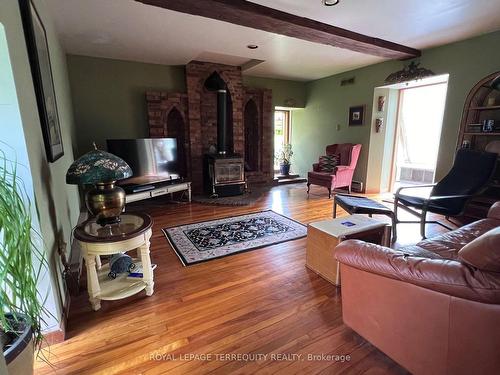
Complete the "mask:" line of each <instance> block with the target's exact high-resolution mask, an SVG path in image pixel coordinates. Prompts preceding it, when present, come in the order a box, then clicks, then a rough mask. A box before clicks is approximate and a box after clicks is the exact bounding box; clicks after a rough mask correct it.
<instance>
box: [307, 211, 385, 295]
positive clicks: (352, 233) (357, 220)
mask: <svg viewBox="0 0 500 375" xmlns="http://www.w3.org/2000/svg"><path fill="white" fill-rule="evenodd" d="M390 228H391V227H390V225H387V224H386V223H384V222H381V221H378V220H375V219H372V218H369V217H366V216H362V215H350V216H345V217H342V218H338V219H330V220H323V221H318V222H315V223H310V224H309V225H308V226H307V253H306V267H307V268H309V269H311V270H312V271H314V272H316V273H317V274H318V275H320V276H321V277H323V278H324V279H326V280H328V281H330V282H331V283H333V284H335V285H337V286H340V267H339V265H338V262H337V260H336V259H335V247H336V246H337V245H338V244H339V243H340V242H342V241H345V240H349V239H359V240H363V241H366V242H371V243H375V244H378V245H383V246H389V243H390V237H391V231H390Z"/></svg>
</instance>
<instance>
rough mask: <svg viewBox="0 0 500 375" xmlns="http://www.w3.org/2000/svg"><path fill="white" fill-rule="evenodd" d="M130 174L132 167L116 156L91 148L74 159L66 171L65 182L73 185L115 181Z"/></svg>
mask: <svg viewBox="0 0 500 375" xmlns="http://www.w3.org/2000/svg"><path fill="white" fill-rule="evenodd" d="M130 176H132V169H130V167H129V165H128V164H127V163H126V162H125V161H124V160H123V159H120V158H119V157H118V156H115V155H113V154H110V153H109V152H105V151H102V150H92V151H89V152H87V153H86V154H85V155H83V156H81V157H80V158H78V159H77V160H75V161H74V163H73V164H71V166H70V167H69V169H68V172H67V173H66V183H67V184H75V185H87V184H99V183H105V182H115V181H118V180H123V179H124V178H128V177H130Z"/></svg>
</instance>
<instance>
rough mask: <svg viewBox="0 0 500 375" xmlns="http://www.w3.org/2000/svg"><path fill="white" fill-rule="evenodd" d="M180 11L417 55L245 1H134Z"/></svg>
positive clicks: (371, 50)
mask: <svg viewBox="0 0 500 375" xmlns="http://www.w3.org/2000/svg"><path fill="white" fill-rule="evenodd" d="M136 1H138V2H141V3H144V4H147V5H153V6H157V7H160V8H165V9H170V10H174V11H177V12H181V13H186V14H191V15H196V16H201V17H206V18H211V19H215V20H219V21H225V22H229V23H233V24H236V25H240V26H246V27H251V28H253V29H258V30H263V31H268V32H271V33H275V34H280V35H286V36H289V37H293V38H298V39H302V40H307V41H309V42H314V43H320V44H326V45H331V46H334V47H339V48H344V49H348V50H351V51H356V52H361V53H365V54H368V55H373V56H379V57H384V58H390V59H408V58H413V57H418V56H420V54H421V52H420V51H419V50H417V49H414V48H411V47H407V46H404V45H401V44H397V43H393V42H389V41H387V40H383V39H379V38H373V37H371V36H368V35H364V34H360V33H356V32H354V31H350V30H346V29H342V28H340V27H336V26H332V25H328V24H326V23H322V22H318V21H315V20H312V19H309V18H304V17H300V16H296V15H294V14H290V13H286V12H282V11H280V10H276V9H273V8H269V7H266V6H263V5H259V4H255V3H251V2H249V1H245V0H136Z"/></svg>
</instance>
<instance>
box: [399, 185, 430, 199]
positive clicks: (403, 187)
mask: <svg viewBox="0 0 500 375" xmlns="http://www.w3.org/2000/svg"><path fill="white" fill-rule="evenodd" d="M434 186H436V184H427V185H416V186H401V187H400V188H398V190H396V193H395V194H394V196H395V197H396V198H398V197H399V196H400V192H401V190H403V189H416V188H424V187H434Z"/></svg>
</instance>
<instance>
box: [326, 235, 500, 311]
mask: <svg viewBox="0 0 500 375" xmlns="http://www.w3.org/2000/svg"><path fill="white" fill-rule="evenodd" d="M335 257H336V258H337V260H338V261H339V262H340V263H343V264H346V265H348V266H351V267H354V268H357V269H360V270H362V271H367V272H371V273H375V274H378V275H381V276H385V277H389V278H391V279H395V280H400V281H404V282H408V283H410V284H414V285H417V286H420V287H423V288H426V289H431V290H435V291H436V292H440V293H444V294H448V295H451V296H455V297H459V298H465V299H469V300H473V301H477V302H484V303H493V304H500V274H498V273H495V272H487V271H482V270H479V269H475V268H473V267H470V266H468V265H467V264H464V263H461V262H460V261H457V260H448V259H428V258H422V257H418V256H412V255H410V256H409V255H408V254H405V253H404V250H403V251H399V250H393V249H389V248H387V247H383V246H379V245H375V244H371V243H367V242H363V241H359V240H348V241H343V242H341V243H340V244H339V245H338V246H337V247H336V248H335Z"/></svg>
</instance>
